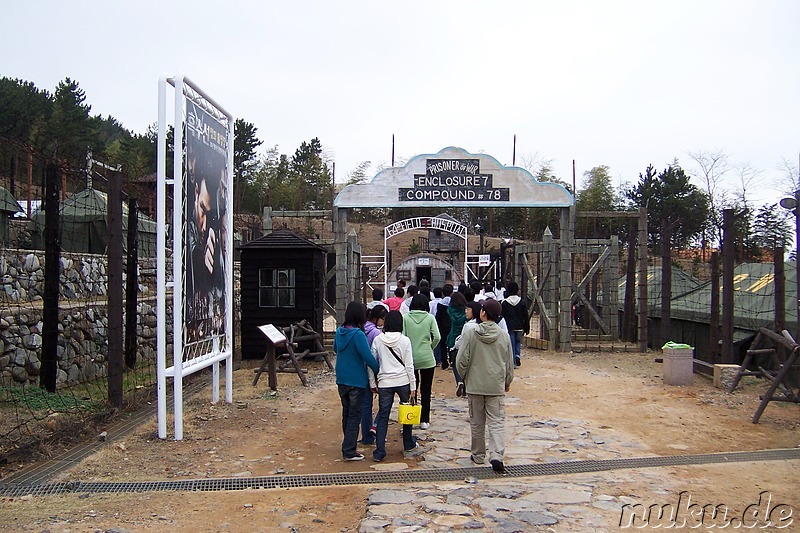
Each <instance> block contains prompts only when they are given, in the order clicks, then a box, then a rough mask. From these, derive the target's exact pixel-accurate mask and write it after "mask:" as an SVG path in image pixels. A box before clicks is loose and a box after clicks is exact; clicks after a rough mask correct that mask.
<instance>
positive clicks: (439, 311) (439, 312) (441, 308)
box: [436, 304, 451, 346]
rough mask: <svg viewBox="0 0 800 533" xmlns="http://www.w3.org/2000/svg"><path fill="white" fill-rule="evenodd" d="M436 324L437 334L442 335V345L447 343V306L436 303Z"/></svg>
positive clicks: (448, 316) (448, 322)
mask: <svg viewBox="0 0 800 533" xmlns="http://www.w3.org/2000/svg"><path fill="white" fill-rule="evenodd" d="M436 325H437V326H438V327H439V335H441V336H442V340H441V343H442V346H444V345H445V344H446V343H447V336H448V335H450V326H451V322H450V315H449V314H448V313H447V306H446V305H443V304H436Z"/></svg>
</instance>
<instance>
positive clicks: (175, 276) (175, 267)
mask: <svg viewBox="0 0 800 533" xmlns="http://www.w3.org/2000/svg"><path fill="white" fill-rule="evenodd" d="M174 87H175V110H174V112H175V119H174V120H175V124H174V128H175V131H174V134H173V139H174V144H173V161H172V163H173V165H172V168H173V171H172V179H173V183H174V186H173V188H172V250H173V253H172V280H173V288H172V317H173V320H172V337H173V339H174V348H173V353H172V365H173V366H172V370H173V373H172V386H173V390H174V397H173V404H174V409H173V413H174V419H175V420H174V422H175V440H183V297H182V293H183V278H184V276H183V251H184V238H185V235H184V227H183V200H184V198H183V195H184V191H183V108H184V102H185V100H186V98H185V97H184V95H183V76H182V75H181V76H175V85H174Z"/></svg>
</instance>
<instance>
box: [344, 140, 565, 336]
mask: <svg viewBox="0 0 800 533" xmlns="http://www.w3.org/2000/svg"><path fill="white" fill-rule="evenodd" d="M333 205H334V207H335V209H334V219H335V245H334V247H335V250H336V319H337V322H338V323H341V322H342V321H343V320H344V311H345V308H346V307H347V303H348V302H349V301H351V300H353V299H355V298H356V297H358V291H357V290H356V288H355V284H356V281H357V280H356V278H355V277H354V276H348V272H347V265H348V264H349V258H350V255H349V252H348V245H347V210H348V209H351V208H380V207H401V208H402V207H437V208H442V207H444V208H447V207H506V208H508V207H550V208H559V211H560V220H561V224H560V231H561V239H560V242H561V244H562V250H565V253H562V254H560V257H559V270H560V272H559V278H560V280H561V285H560V287H561V289H560V297H559V300H560V307H561V312H560V316H559V319H560V320H559V322H560V328H559V336H560V349H562V350H566V351H568V350H569V340H570V335H571V326H572V323H571V316H570V311H569V310H570V298H571V296H572V291H571V280H570V275H571V259H572V256H571V246H572V240H573V234H572V232H571V225H570V221H571V217H570V211H571V210H572V209H573V208H574V206H575V197H574V196H573V195H572V193H570V192H569V191H568V190H567V189H566V188H565V187H563V186H562V185H559V184H558V183H550V182H540V181H538V180H537V179H536V178H535V177H534V176H533V175H532V174H531V173H530V172H528V171H527V170H525V169H524V168H519V167H513V166H512V167H508V166H505V165H502V164H501V163H500V162H499V161H497V159H495V158H494V157H492V156H490V155H487V154H472V153H469V152H467V151H466V150H464V149H463V148H458V147H455V146H450V147H448V148H444V149H442V150H440V151H439V152H437V153H435V154H423V155H418V156H416V157H413V158H412V159H411V160H410V161H409V162H408V163H406V164H405V165H404V166H402V167H391V168H387V169H384V170H382V171H380V172H379V173H378V174H377V175H376V176H375V177H374V178H372V181H370V182H369V183H359V184H353V185H348V186H347V187H345V188H344V189H343V190H342V192H340V193H339V194H338V195H337V196H336V199H335V200H334V201H333ZM384 255H385V254H384ZM387 275H388V273H387Z"/></svg>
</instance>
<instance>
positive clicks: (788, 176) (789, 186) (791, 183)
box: [778, 158, 800, 196]
mask: <svg viewBox="0 0 800 533" xmlns="http://www.w3.org/2000/svg"><path fill="white" fill-rule="evenodd" d="M797 163H798V164H795V163H792V162H791V161H789V160H788V159H786V158H783V159H782V160H781V163H780V165H778V170H780V171H781V172H782V173H783V177H782V178H781V179H780V181H779V184H778V186H779V187H780V188H781V189H780V191H781V193H783V194H787V195H789V196H794V195H795V194H796V193H797V191H798V190H800V161H798V162H797Z"/></svg>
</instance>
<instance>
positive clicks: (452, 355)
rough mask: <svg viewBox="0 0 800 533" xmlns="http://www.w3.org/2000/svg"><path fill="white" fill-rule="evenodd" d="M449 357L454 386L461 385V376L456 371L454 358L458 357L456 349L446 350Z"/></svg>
mask: <svg viewBox="0 0 800 533" xmlns="http://www.w3.org/2000/svg"><path fill="white" fill-rule="evenodd" d="M448 352H449V357H450V366H451V367H453V376H454V377H455V378H456V384H458V383H461V382H462V381H464V380H463V379H461V375H460V374H459V373H458V370H456V356H457V355H458V350H457V349H456V348H450V349H449V350H448Z"/></svg>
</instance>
